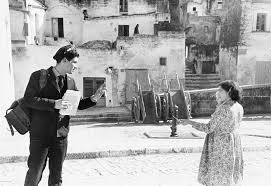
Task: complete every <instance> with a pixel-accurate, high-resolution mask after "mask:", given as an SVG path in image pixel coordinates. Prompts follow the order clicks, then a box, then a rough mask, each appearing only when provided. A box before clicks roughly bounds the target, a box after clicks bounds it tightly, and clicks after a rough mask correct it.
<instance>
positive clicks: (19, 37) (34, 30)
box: [9, 0, 46, 47]
mask: <svg viewBox="0 0 271 186" xmlns="http://www.w3.org/2000/svg"><path fill="white" fill-rule="evenodd" d="M9 9H10V20H11V22H10V30H11V42H12V46H13V47H25V46H26V44H40V42H42V40H43V39H42V38H43V28H42V26H43V25H42V23H43V16H44V14H45V10H46V7H45V6H44V5H43V4H42V3H40V2H39V1H38V0H9Z"/></svg>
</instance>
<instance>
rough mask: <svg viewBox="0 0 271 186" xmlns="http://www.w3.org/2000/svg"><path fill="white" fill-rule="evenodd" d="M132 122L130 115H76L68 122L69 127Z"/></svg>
mask: <svg viewBox="0 0 271 186" xmlns="http://www.w3.org/2000/svg"><path fill="white" fill-rule="evenodd" d="M131 120H132V116H131V114H127V113H125V114H116V113H114V114H98V115H77V116H72V117H71V120H70V124H71V125H86V124H90V123H107V122H112V123H114V122H119V121H127V122H130V121H131Z"/></svg>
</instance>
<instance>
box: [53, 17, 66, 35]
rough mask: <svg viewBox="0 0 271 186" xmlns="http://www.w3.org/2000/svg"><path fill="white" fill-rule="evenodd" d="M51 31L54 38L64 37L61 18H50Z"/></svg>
mask: <svg viewBox="0 0 271 186" xmlns="http://www.w3.org/2000/svg"><path fill="white" fill-rule="evenodd" d="M52 27H53V28H52V32H53V37H55V38H58V37H60V38H64V25H63V18H52Z"/></svg>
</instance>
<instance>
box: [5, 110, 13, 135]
mask: <svg viewBox="0 0 271 186" xmlns="http://www.w3.org/2000/svg"><path fill="white" fill-rule="evenodd" d="M10 109H11V108H9V109H7V110H6V114H8V111H9V110H10ZM8 126H9V129H10V133H11V135H12V136H14V129H13V127H12V125H11V124H10V123H9V122H8Z"/></svg>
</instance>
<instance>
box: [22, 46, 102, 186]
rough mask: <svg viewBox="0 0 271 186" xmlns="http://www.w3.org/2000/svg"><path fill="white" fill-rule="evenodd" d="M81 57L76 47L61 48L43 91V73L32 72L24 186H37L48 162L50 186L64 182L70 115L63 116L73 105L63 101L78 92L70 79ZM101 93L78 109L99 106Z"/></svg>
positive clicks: (27, 101) (27, 93) (27, 100)
mask: <svg viewBox="0 0 271 186" xmlns="http://www.w3.org/2000/svg"><path fill="white" fill-rule="evenodd" d="M78 57H79V54H78V53H77V51H76V49H75V47H74V46H73V45H67V46H64V47H62V48H60V49H59V50H58V51H57V52H56V54H55V55H54V57H53V59H55V60H56V66H54V67H50V68H48V69H47V70H46V72H47V78H46V85H45V87H44V88H42V89H41V88H40V87H39V85H40V81H41V78H40V77H41V74H42V70H39V71H36V72H33V73H32V74H31V77H30V80H29V82H28V85H27V88H26V90H25V94H24V102H25V104H26V106H28V107H29V108H31V109H32V118H31V127H30V130H29V133H30V147H29V149H30V155H29V157H28V161H27V164H28V171H27V174H26V178H25V183H24V185H25V186H37V185H38V184H39V182H40V180H41V177H42V173H43V170H44V168H45V167H46V162H47V159H49V180H48V185H49V186H60V185H61V183H62V177H61V175H62V165H63V161H64V159H65V156H66V152H67V136H68V132H69V121H70V116H68V115H65V116H63V115H60V114H59V110H60V109H65V108H67V107H68V106H69V104H70V103H68V102H66V101H63V100H62V97H63V95H64V93H65V92H66V90H68V89H69V90H77V88H76V85H75V82H74V80H73V79H72V78H71V77H69V76H67V74H71V73H72V72H73V71H74V70H75V69H76V68H77V62H78ZM102 91H104V90H102ZM97 97H98V93H97V92H96V93H95V95H94V96H92V97H87V98H83V99H81V100H80V103H79V106H78V109H79V110H82V109H86V108H89V107H92V106H94V105H96V101H97Z"/></svg>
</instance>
